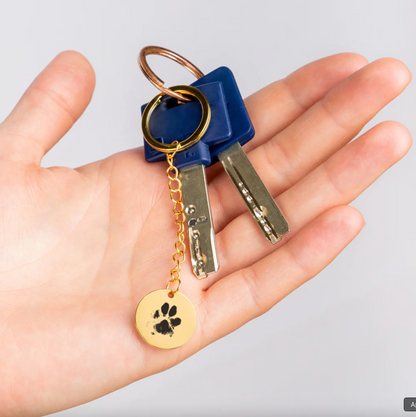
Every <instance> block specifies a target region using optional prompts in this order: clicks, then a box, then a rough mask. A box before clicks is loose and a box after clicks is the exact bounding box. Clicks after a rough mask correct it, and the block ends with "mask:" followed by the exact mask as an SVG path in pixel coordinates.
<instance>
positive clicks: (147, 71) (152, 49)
mask: <svg viewBox="0 0 416 417" xmlns="http://www.w3.org/2000/svg"><path fill="white" fill-rule="evenodd" d="M147 55H161V56H164V57H166V58H169V59H171V60H172V61H175V62H177V63H179V64H181V65H182V66H183V67H184V68H186V69H187V70H188V71H189V72H190V73H192V74H193V75H194V76H195V77H196V78H201V77H203V76H204V73H203V72H202V71H201V70H200V69H199V68H197V67H196V66H195V65H194V64H193V63H192V62H190V61H188V60H187V59H186V58H184V57H183V56H182V55H179V54H177V53H176V52H173V51H171V50H170V49H166V48H162V47H161V46H145V47H144V48H143V49H142V50H141V51H140V54H139V57H138V62H139V67H140V69H141V70H142V72H143V74H144V75H145V77H146V78H147V79H148V80H149V81H150V82H151V83H152V84H153V85H154V86H155V87H156V88H158V89H159V90H160V91H161V92H162V93H165V94H167V95H168V96H171V97H174V98H176V99H178V100H179V101H182V102H189V101H191V99H189V98H188V97H185V96H183V95H182V94H180V93H179V92H176V91H173V90H172V88H166V87H165V86H164V84H165V82H164V81H163V80H161V79H160V78H159V77H158V76H157V75H156V74H155V73H154V72H153V70H152V69H151V68H150V66H149V64H148V63H147V59H146V57H147Z"/></svg>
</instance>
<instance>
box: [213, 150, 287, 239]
mask: <svg viewBox="0 0 416 417" xmlns="http://www.w3.org/2000/svg"><path fill="white" fill-rule="evenodd" d="M218 159H219V160H220V161H221V163H222V165H223V167H224V169H225V171H226V172H227V174H228V176H229V177H230V178H231V180H232V182H233V183H234V185H235V187H236V188H237V190H238V192H239V193H240V195H241V197H242V198H243V200H244V202H245V203H246V205H247V207H248V209H249V210H250V212H251V214H252V215H253V217H254V219H255V220H256V222H257V224H258V225H259V227H260V229H261V230H262V232H263V233H264V235H265V236H266V238H267V239H268V240H269V241H270V242H271V243H273V244H275V243H277V242H279V241H280V240H281V239H282V236H283V235H284V234H285V233H287V232H288V231H289V224H288V222H287V220H286V219H285V217H284V216H283V214H282V212H281V211H280V209H279V207H277V205H276V203H275V201H274V199H273V197H272V196H271V195H270V193H269V191H268V190H267V188H266V186H265V185H264V184H263V181H262V180H261V179H260V177H259V175H258V174H257V172H256V170H255V169H254V167H253V165H252V164H251V162H250V161H249V159H248V158H247V155H246V154H245V152H244V151H243V148H242V147H241V145H240V144H239V143H236V144H235V145H232V146H230V147H229V148H228V149H226V150H225V151H223V152H222V153H220V154H219V155H218Z"/></svg>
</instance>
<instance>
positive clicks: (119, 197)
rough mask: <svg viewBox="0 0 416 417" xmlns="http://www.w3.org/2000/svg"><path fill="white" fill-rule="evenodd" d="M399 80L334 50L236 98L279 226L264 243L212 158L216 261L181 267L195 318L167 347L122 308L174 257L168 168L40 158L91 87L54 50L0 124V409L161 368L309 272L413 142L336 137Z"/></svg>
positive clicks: (398, 136)
mask: <svg viewBox="0 0 416 417" xmlns="http://www.w3.org/2000/svg"><path fill="white" fill-rule="evenodd" d="M409 82H410V73H409V71H408V70H407V68H406V67H405V65H404V64H402V63H401V62H400V61H397V60H394V59H381V60H378V61H375V62H373V63H371V64H368V65H367V62H366V60H365V59H364V58H363V57H361V56H360V55H356V54H348V53H345V54H338V55H334V56H331V57H328V58H324V59H321V60H318V61H316V62H313V63H311V64H308V65H306V66H305V67H302V68H301V69H299V70H297V71H296V72H294V73H293V74H291V75H290V76H289V77H287V78H286V79H285V80H281V81H278V82H275V83H273V84H272V85H270V86H268V87H266V88H264V89H263V90H261V91H259V92H257V93H256V94H254V95H253V96H251V97H249V98H248V99H247V100H246V104H247V108H248V111H249V113H250V116H251V118H252V121H253V123H254V126H255V129H256V136H255V138H254V139H253V140H252V141H251V142H250V143H248V144H247V145H246V146H245V150H246V152H247V153H248V155H249V158H250V160H251V161H252V163H253V165H254V167H255V168H256V169H257V171H258V173H259V175H260V177H261V178H262V179H263V181H264V182H265V184H266V186H267V187H268V189H269V190H270V192H271V194H272V195H273V196H274V197H276V201H277V203H278V205H279V206H280V208H281V209H282V211H283V213H284V214H285V216H286V217H287V219H288V221H289V224H290V227H291V231H290V233H288V234H287V235H285V236H284V238H283V241H282V242H280V243H279V244H277V245H275V246H273V245H271V244H270V243H268V242H267V241H266V239H264V237H263V235H262V233H261V232H260V231H259V230H258V228H257V226H256V224H255V222H254V220H253V219H252V218H251V215H250V213H249V212H248V211H247V210H246V207H245V205H244V203H243V202H242V200H241V199H240V198H239V196H238V194H237V191H236V190H235V189H234V187H233V185H232V184H231V181H230V180H229V179H228V177H227V176H226V174H225V173H224V171H223V170H222V169H221V167H220V166H214V167H213V168H210V169H209V170H208V178H209V192H210V199H211V205H212V211H213V219H214V224H215V229H216V239H217V247H218V254H219V260H220V265H221V268H220V270H219V272H217V273H216V274H212V275H210V276H209V277H208V278H207V279H205V280H202V281H199V280H197V279H196V278H195V277H194V276H193V274H192V271H191V268H190V262H189V261H188V262H186V263H185V264H184V266H183V269H182V283H183V284H182V288H181V290H182V291H183V293H184V294H185V295H186V296H187V297H188V298H189V299H190V300H191V301H192V303H193V304H194V306H195V308H196V312H197V318H198V323H197V329H196V332H195V334H194V336H193V337H192V338H191V339H190V341H189V342H187V343H186V344H185V345H184V346H182V347H180V348H178V349H175V350H171V351H164V350H158V349H156V348H154V347H151V346H149V345H147V344H146V343H145V342H144V341H143V340H142V339H141V338H140V336H139V335H138V334H137V332H136V329H135V325H134V312H135V308H136V306H137V303H138V301H139V300H140V299H141V298H142V297H143V296H144V295H145V294H146V293H148V292H150V291H152V290H155V289H158V288H164V287H165V285H166V283H167V281H168V279H169V278H170V275H169V270H170V269H171V268H172V267H173V262H172V257H171V255H172V254H173V251H174V248H173V243H174V240H175V236H176V235H175V230H176V227H175V225H174V218H173V215H172V214H171V210H172V203H171V201H170V199H169V193H168V190H167V178H166V174H165V169H166V164H165V163H156V164H147V163H146V162H145V160H144V157H143V149H142V148H138V149H132V150H128V151H125V152H121V153H118V154H115V155H112V156H110V157H109V158H107V159H104V160H101V161H98V162H94V163H91V164H89V165H86V166H83V167H80V168H77V169H74V170H73V169H69V168H64V167H51V168H42V167H40V162H41V159H42V157H43V155H44V154H45V153H46V152H47V151H48V150H49V149H50V148H51V147H52V146H53V145H54V144H55V143H56V142H57V141H58V140H59V139H60V138H61V137H62V136H63V135H64V134H65V132H66V131H67V130H68V129H69V128H70V127H71V126H72V124H73V123H74V122H75V121H76V119H77V118H78V117H79V116H80V115H81V114H82V112H83V111H84V109H85V108H86V106H87V105H88V102H89V100H90V98H91V95H92V92H93V89H94V73H93V70H92V69H91V67H90V65H89V63H88V62H87V61H86V59H85V58H84V57H83V56H82V55H80V54H78V53H76V52H71V51H67V52H64V53H61V54H59V55H58V56H57V57H56V58H55V59H54V60H53V61H52V62H51V64H50V65H49V66H48V67H47V68H46V69H45V70H44V71H43V72H42V73H41V74H40V76H39V77H38V78H37V79H36V80H35V81H34V83H33V84H32V85H31V86H30V87H29V89H28V90H27V91H26V93H25V95H24V96H23V98H22V99H21V100H20V102H19V103H18V105H17V106H16V108H15V109H14V110H13V112H12V113H11V114H10V116H9V117H8V118H7V119H6V120H5V121H4V122H3V123H2V124H1V125H0V370H1V371H0V372H1V374H0V375H1V376H0V409H1V410H2V415H13V416H14V415H42V414H45V413H50V412H53V411H57V410H60V409H64V408H68V407H71V406H75V405H77V404H81V403H83V402H86V401H89V400H92V399H94V398H97V397H99V396H102V395H104V394H106V393H109V392H111V391H114V390H115V389H117V388H120V387H123V386H125V385H127V384H129V383H131V382H133V381H136V380H138V379H140V378H144V377H146V376H149V375H151V374H154V373H156V372H160V371H163V370H165V369H167V368H169V367H171V366H173V365H175V364H177V363H179V362H180V361H182V360H183V359H185V358H187V357H189V356H190V355H192V354H193V353H195V352H197V351H198V350H200V349H201V348H203V347H204V346H206V345H207V344H209V343H211V342H213V341H215V340H216V339H218V338H220V337H223V336H225V335H226V334H228V333H230V332H232V331H233V330H235V329H237V328H238V327H240V326H242V325H243V324H245V323H246V322H247V321H249V320H251V319H253V318H255V317H257V316H259V315H260V314H263V313H264V312H266V311H267V310H269V309H270V308H271V307H272V306H273V305H275V304H276V303H277V302H279V301H280V300H281V299H282V298H284V297H285V296H286V295H288V294H289V293H290V292H292V291H293V290H294V289H296V288H297V287H298V286H300V285H301V284H302V283H304V282H305V281H307V280H308V279H310V278H312V277H313V276H315V275H316V274H317V273H318V272H319V271H320V270H322V269H323V268H324V267H325V266H326V265H328V264H329V263H330V262H331V261H332V260H333V259H334V258H335V257H336V256H337V255H338V254H339V252H340V251H341V250H342V249H343V248H344V247H345V246H346V245H347V244H348V243H349V242H350V241H351V240H352V239H353V238H354V237H355V236H356V235H357V233H358V232H359V231H360V230H361V228H362V226H363V219H362V216H361V214H360V213H359V212H358V211H357V210H355V209H354V208H352V207H349V206H348V205H347V204H349V203H350V202H351V201H352V200H354V199H355V198H356V197H357V196H358V195H359V194H360V193H361V192H362V191H363V190H365V189H366V188H367V187H368V186H369V185H370V184H371V183H372V182H373V181H375V180H376V179H377V177H378V176H380V175H381V174H382V173H383V172H384V171H385V170H386V169H388V168H389V167H390V166H391V165H392V164H394V163H395V162H396V161H398V160H399V159H400V158H401V157H402V156H403V155H404V154H405V153H406V152H407V150H408V149H409V147H410V145H411V138H410V135H409V133H408V131H407V130H406V128H405V127H403V126H402V125H400V124H399V123H397V122H391V121H390V122H384V123H381V124H379V125H377V126H375V127H374V128H372V129H371V130H369V131H368V132H366V133H365V134H364V135H362V136H360V137H358V138H357V139H356V140H355V141H353V142H352V143H350V144H348V142H350V141H351V140H352V139H353V138H354V137H355V136H356V135H357V134H358V133H359V131H360V130H361V129H362V127H363V126H364V125H365V124H366V123H367V122H368V121H369V120H370V119H371V118H372V117H373V116H374V115H375V114H376V113H377V112H378V111H379V110H380V109H381V108H383V107H384V106H385V105H386V104H387V103H388V102H389V101H391V100H392V99H393V98H395V97H396V96H397V95H398V94H400V93H401V92H402V90H403V89H404V88H405V87H406V85H407V84H408V83H409ZM188 259H189V256H188ZM231 311H233V313H234V314H230V313H231Z"/></svg>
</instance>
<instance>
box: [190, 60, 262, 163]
mask: <svg viewBox="0 0 416 417" xmlns="http://www.w3.org/2000/svg"><path fill="white" fill-rule="evenodd" d="M215 81H220V82H221V83H222V85H223V87H224V93H225V98H226V101H227V108H228V115H229V117H230V122H231V130H232V136H231V137H230V138H229V139H228V140H226V141H224V142H221V143H218V144H215V145H212V146H210V154H211V165H212V164H214V163H215V162H217V161H218V159H217V156H218V154H220V153H221V152H223V151H225V150H226V149H228V148H229V147H230V146H232V145H234V144H236V143H237V142H239V143H240V145H244V144H245V143H247V142H248V141H249V140H250V139H252V138H253V137H254V134H255V132H254V127H253V124H252V123H251V120H250V117H249V115H248V112H247V109H246V106H245V104H244V100H243V98H242V97H241V94H240V90H239V89H238V86H237V83H236V81H235V78H234V75H233V73H232V72H231V70H230V69H229V68H227V67H220V68H217V69H216V70H214V71H212V72H210V73H209V74H207V75H205V76H204V77H202V78H200V79H199V80H197V81H195V82H194V83H193V84H191V85H192V86H194V87H197V88H201V87H202V85H203V84H206V83H212V82H215Z"/></svg>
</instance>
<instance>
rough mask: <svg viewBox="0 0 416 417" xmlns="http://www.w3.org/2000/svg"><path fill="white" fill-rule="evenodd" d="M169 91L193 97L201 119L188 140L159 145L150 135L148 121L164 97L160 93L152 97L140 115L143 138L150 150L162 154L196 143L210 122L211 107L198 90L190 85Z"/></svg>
mask: <svg viewBox="0 0 416 417" xmlns="http://www.w3.org/2000/svg"><path fill="white" fill-rule="evenodd" d="M170 90H171V91H173V92H175V93H176V92H177V93H181V94H186V95H189V96H193V97H195V98H196V99H197V100H198V101H199V102H200V104H201V108H202V117H201V121H200V123H199V126H198V127H197V128H196V130H195V132H194V133H192V135H191V136H189V137H188V138H186V139H184V140H183V141H181V142H179V143H176V142H174V143H161V142H159V141H157V140H156V139H155V138H154V137H153V136H152V134H151V133H150V129H149V121H150V117H151V115H152V113H153V111H154V110H155V109H156V107H157V106H158V105H159V104H160V102H161V100H162V98H163V97H165V93H160V94H158V95H157V96H156V97H154V98H153V100H152V101H150V102H149V103H148V105H147V106H146V108H145V109H144V112H143V115H142V130H143V136H144V139H145V140H146V142H147V143H148V144H149V145H150V146H151V147H152V148H154V149H156V150H158V151H160V152H164V153H170V152H174V151H182V150H184V149H187V148H189V147H190V146H192V145H194V144H195V143H197V142H198V141H199V139H201V138H202V136H204V134H205V132H206V131H207V129H208V126H209V123H210V121H211V107H210V105H209V103H208V100H207V98H206V97H205V96H204V94H203V93H201V91H200V90H198V89H197V88H195V87H191V86H190V85H177V86H174V87H170Z"/></svg>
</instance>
